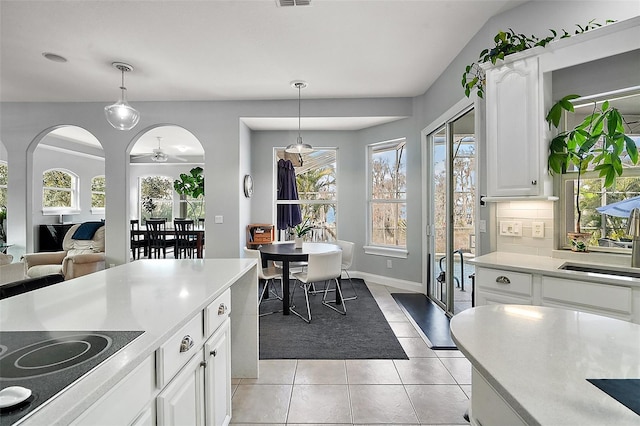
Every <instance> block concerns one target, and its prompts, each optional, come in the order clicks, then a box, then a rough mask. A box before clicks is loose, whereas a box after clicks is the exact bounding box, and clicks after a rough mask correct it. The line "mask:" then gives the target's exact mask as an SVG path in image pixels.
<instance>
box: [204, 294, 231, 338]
mask: <svg viewBox="0 0 640 426" xmlns="http://www.w3.org/2000/svg"><path fill="white" fill-rule="evenodd" d="M230 312H231V289H227V290H226V291H225V292H224V293H222V294H221V295H220V296H218V297H217V298H216V300H214V301H213V302H211V303H210V304H209V306H207V307H206V308H205V310H204V335H205V336H206V337H209V336H211V335H212V334H213V332H214V331H216V329H217V328H218V327H220V325H221V324H222V323H223V322H224V320H225V319H227V318H228V317H229V313H230Z"/></svg>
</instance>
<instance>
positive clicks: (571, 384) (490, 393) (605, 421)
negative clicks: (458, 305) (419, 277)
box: [451, 305, 640, 426]
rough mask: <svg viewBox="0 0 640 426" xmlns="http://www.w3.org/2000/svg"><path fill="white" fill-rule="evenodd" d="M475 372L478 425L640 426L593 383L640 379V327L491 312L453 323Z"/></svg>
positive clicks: (481, 310) (566, 315)
mask: <svg viewBox="0 0 640 426" xmlns="http://www.w3.org/2000/svg"><path fill="white" fill-rule="evenodd" d="M451 336H452V337H453V340H454V341H455V342H456V343H457V345H458V348H459V349H460V350H461V351H462V352H463V353H464V355H465V356H466V357H467V359H468V360H469V361H470V362H471V364H472V367H473V369H472V396H471V409H470V418H471V422H472V424H474V425H484V426H487V425H517V424H526V425H598V426H601V425H638V424H640V416H638V415H637V414H635V413H634V412H633V411H632V410H630V409H629V408H627V407H625V406H624V405H622V404H621V403H619V402H618V401H617V400H615V399H614V398H612V397H611V396H609V395H608V394H606V393H605V392H603V391H601V390H600V389H599V388H597V387H596V386H594V385H593V384H591V383H590V382H588V381H587V379H640V325H638V324H633V323H630V322H625V321H620V320H616V319H612V318H607V317H603V316H598V315H593V314H588V313H584V312H577V311H571V310H567V309H558V308H549V307H539V306H525V305H490V306H481V307H477V308H472V309H468V310H466V311H464V312H462V313H460V314H458V315H456V316H454V317H453V318H452V320H451Z"/></svg>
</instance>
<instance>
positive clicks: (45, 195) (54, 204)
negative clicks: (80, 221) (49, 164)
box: [42, 169, 79, 214]
mask: <svg viewBox="0 0 640 426" xmlns="http://www.w3.org/2000/svg"><path fill="white" fill-rule="evenodd" d="M78 205H79V203H78V176H77V175H76V174H75V173H72V172H70V171H68V170H63V169H52V170H47V171H45V172H44V173H43V174H42V210H43V212H44V213H53V214H62V213H67V212H77V211H78Z"/></svg>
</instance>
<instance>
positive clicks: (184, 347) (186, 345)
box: [180, 334, 193, 352]
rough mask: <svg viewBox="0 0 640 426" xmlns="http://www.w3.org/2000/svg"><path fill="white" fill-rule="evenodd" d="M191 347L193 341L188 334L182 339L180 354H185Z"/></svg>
mask: <svg viewBox="0 0 640 426" xmlns="http://www.w3.org/2000/svg"><path fill="white" fill-rule="evenodd" d="M192 347H193V339H192V338H191V336H189V335H188V334H187V335H186V336H184V337H183V338H182V342H181V343H180V352H186V351H188V350H189V349H191V348H192Z"/></svg>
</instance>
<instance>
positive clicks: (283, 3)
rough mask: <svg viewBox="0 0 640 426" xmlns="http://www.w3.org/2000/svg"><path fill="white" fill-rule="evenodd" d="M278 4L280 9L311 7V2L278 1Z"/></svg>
mask: <svg viewBox="0 0 640 426" xmlns="http://www.w3.org/2000/svg"><path fill="white" fill-rule="evenodd" d="M276 4H277V5H278V6H280V7H289V6H311V0H276Z"/></svg>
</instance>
